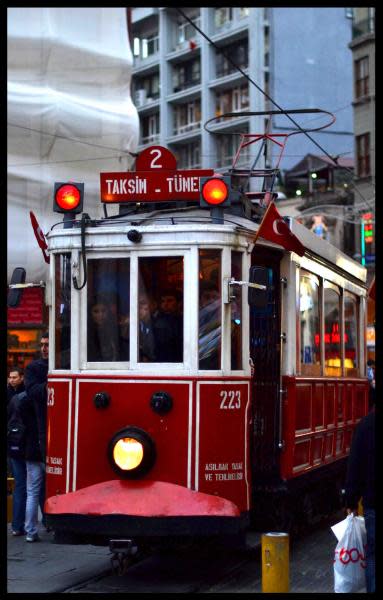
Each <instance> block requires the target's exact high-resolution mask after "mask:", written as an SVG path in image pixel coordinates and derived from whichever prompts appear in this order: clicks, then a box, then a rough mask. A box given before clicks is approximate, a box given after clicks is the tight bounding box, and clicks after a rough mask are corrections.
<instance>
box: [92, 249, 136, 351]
mask: <svg viewBox="0 0 383 600" xmlns="http://www.w3.org/2000/svg"><path fill="white" fill-rule="evenodd" d="M129 291H130V263H129V259H128V258H106V259H90V260H88V285H87V301H88V330H87V356H88V361H92V362H115V361H128V360H129V307H130V301H129Z"/></svg>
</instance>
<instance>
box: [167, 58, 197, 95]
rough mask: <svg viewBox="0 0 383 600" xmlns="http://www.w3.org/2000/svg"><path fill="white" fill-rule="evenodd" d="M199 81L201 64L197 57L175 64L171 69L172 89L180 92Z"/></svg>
mask: <svg viewBox="0 0 383 600" xmlns="http://www.w3.org/2000/svg"><path fill="white" fill-rule="evenodd" d="M199 83H201V66H200V61H199V58H198V59H196V60H191V61H188V62H185V63H183V64H182V65H176V66H175V67H174V70H173V91H174V92H180V91H181V90H184V89H186V88H189V87H192V86H194V85H198V84H199Z"/></svg>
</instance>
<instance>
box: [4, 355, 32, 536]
mask: <svg viewBox="0 0 383 600" xmlns="http://www.w3.org/2000/svg"><path fill="white" fill-rule="evenodd" d="M8 381H9V383H8V386H7V420H8V423H9V422H10V421H11V420H12V419H14V418H15V417H16V414H17V411H18V404H19V403H18V398H17V396H18V394H20V393H21V392H23V391H24V390H25V387H24V375H23V371H22V369H19V367H12V368H11V370H10V371H9V376H8ZM8 460H9V464H10V469H11V472H12V475H13V479H14V482H15V486H14V490H13V498H12V535H24V533H25V531H24V522H25V505H26V501H27V467H26V464H25V453H24V450H23V449H21V448H20V449H8Z"/></svg>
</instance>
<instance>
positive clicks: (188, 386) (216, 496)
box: [45, 209, 251, 544]
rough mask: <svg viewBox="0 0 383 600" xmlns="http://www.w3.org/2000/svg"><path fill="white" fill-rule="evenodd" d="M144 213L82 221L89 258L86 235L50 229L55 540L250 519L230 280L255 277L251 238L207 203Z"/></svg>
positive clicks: (190, 530) (244, 355)
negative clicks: (210, 213) (209, 213)
mask: <svg viewBox="0 0 383 600" xmlns="http://www.w3.org/2000/svg"><path fill="white" fill-rule="evenodd" d="M187 214H188V215H189V216H187ZM132 220H134V223H133V224H132ZM140 220H141V221H142V223H144V224H142V225H137V216H135V217H134V219H133V218H131V219H129V218H124V219H119V220H117V221H116V220H115V221H112V220H108V219H105V220H103V221H102V222H101V221H99V222H97V223H96V222H93V223H92V222H90V223H88V225H87V228H86V233H85V237H86V256H85V257H84V256H82V254H83V253H80V250H82V249H83V246H82V238H84V232H81V228H80V227H73V228H71V229H68V228H62V229H57V228H55V229H53V230H52V232H51V233H50V235H49V247H50V253H51V276H52V283H53V285H52V303H51V304H52V306H51V320H50V322H51V340H52V342H53V343H52V342H51V356H50V370H49V380H48V386H49V392H48V432H47V438H48V439H47V448H48V454H47V458H46V461H47V464H46V474H47V478H46V498H47V501H46V506H45V510H46V515H47V523H48V525H49V526H50V527H52V528H53V529H54V531H55V537H56V540H57V541H58V542H60V541H61V542H68V543H73V542H80V543H81V542H83V543H97V544H98V543H108V542H109V540H111V539H113V538H116V537H118V538H132V537H134V538H157V537H160V538H163V537H169V536H195V535H211V534H221V533H237V532H239V531H241V530H242V529H243V528H245V527H246V526H247V524H248V518H249V510H250V483H251V482H250V471H249V421H250V368H249V340H248V339H247V337H246V335H247V334H246V332H248V330H249V327H248V318H249V317H248V310H246V307H247V294H245V293H243V291H242V287H241V286H240V285H238V286H236V285H229V281H231V280H232V279H234V280H238V281H241V280H243V279H244V277H243V274H244V273H248V271H249V264H250V253H249V248H250V247H251V243H250V239H251V231H248V233H246V230H245V229H244V228H243V232H241V233H238V227H237V226H236V225H235V223H231V224H223V225H222V224H220V225H214V224H212V223H211V222H210V219H207V218H206V212H204V211H203V210H200V209H193V210H190V213H185V212H184V213H182V216H181V217H180V216H179V213H177V212H175V213H174V214H169V213H167V214H166V215H162V216H161V215H157V217H156V216H150V218H148V219H145V218H142V219H140ZM92 225H93V226H92ZM132 232H135V233H134V235H133V233H132ZM74 281H75V282H76V283H77V285H73V282H74ZM81 283H82V284H83V285H80V284H81Z"/></svg>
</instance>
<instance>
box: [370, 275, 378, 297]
mask: <svg viewBox="0 0 383 600" xmlns="http://www.w3.org/2000/svg"><path fill="white" fill-rule="evenodd" d="M368 295H369V297H370V298H372V300H376V296H375V277H374V279H373V280H372V282H371V285H370V289H369V290H368Z"/></svg>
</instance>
